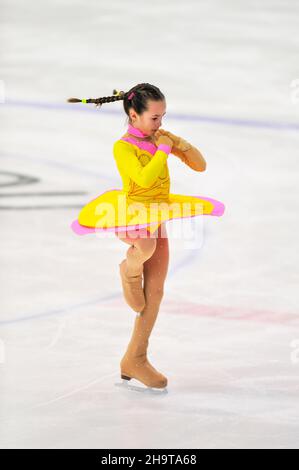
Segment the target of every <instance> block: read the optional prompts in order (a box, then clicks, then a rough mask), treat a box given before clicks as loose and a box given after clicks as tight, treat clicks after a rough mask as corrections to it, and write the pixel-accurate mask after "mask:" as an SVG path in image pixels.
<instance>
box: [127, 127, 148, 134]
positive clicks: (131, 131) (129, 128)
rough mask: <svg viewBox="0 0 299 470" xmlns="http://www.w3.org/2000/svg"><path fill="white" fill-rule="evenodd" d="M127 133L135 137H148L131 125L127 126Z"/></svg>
mask: <svg viewBox="0 0 299 470" xmlns="http://www.w3.org/2000/svg"><path fill="white" fill-rule="evenodd" d="M128 132H129V133H130V134H132V135H135V136H136V137H148V135H146V134H144V133H143V132H142V131H140V130H139V129H137V127H134V126H132V125H131V124H129V127H128Z"/></svg>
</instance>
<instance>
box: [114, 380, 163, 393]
mask: <svg viewBox="0 0 299 470" xmlns="http://www.w3.org/2000/svg"><path fill="white" fill-rule="evenodd" d="M114 385H115V386H116V387H121V388H124V389H126V390H131V391H133V392H141V393H146V394H149V395H165V394H167V393H168V390H167V388H153V387H147V386H144V387H139V386H137V385H131V384H129V383H128V380H125V379H123V381H122V382H121V383H116V384H114Z"/></svg>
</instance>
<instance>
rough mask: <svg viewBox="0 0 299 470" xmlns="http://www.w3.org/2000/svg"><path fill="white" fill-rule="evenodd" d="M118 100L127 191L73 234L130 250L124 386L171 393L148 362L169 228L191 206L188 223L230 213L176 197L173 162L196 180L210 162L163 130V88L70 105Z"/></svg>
mask: <svg viewBox="0 0 299 470" xmlns="http://www.w3.org/2000/svg"><path fill="white" fill-rule="evenodd" d="M118 100H123V107H124V111H125V113H126V114H127V116H128V129H127V132H126V133H125V134H124V135H123V136H122V137H121V138H120V139H118V140H117V141H116V142H115V143H114V147H113V155H114V159H115V162H116V166H117V169H118V171H119V173H120V176H121V178H122V182H123V188H122V189H112V190H109V191H106V192H104V193H102V194H100V195H99V196H98V197H96V198H95V199H93V200H92V201H90V202H89V203H88V204H86V205H85V206H84V207H83V208H82V209H81V211H80V214H79V216H78V220H75V221H74V222H73V223H72V225H71V227H72V229H73V231H74V232H75V233H76V234H78V235H83V234H87V233H92V232H96V231H98V230H99V231H101V232H102V231H113V232H114V233H115V235H116V236H117V237H118V238H119V240H121V242H123V243H126V244H128V245H129V248H128V250H127V252H126V258H125V259H124V260H123V261H122V262H121V263H120V265H119V272H120V277H121V283H122V289H123V295H124V298H125V300H126V302H127V304H128V305H129V306H130V307H131V308H132V309H133V310H134V311H135V312H137V315H136V318H135V323H134V327H133V332H132V336H131V339H130V342H129V344H128V347H127V350H126V352H125V354H124V356H123V358H122V359H121V362H120V372H121V377H122V379H123V380H124V382H125V383H128V382H127V381H129V380H131V379H132V378H134V379H136V380H138V381H140V382H142V383H143V384H144V385H146V386H147V387H150V388H153V389H155V388H157V389H164V390H165V387H166V386H167V377H165V375H163V374H162V373H161V372H159V371H158V370H156V369H155V368H154V366H153V365H152V364H151V363H150V362H149V360H148V358H147V350H148V344H149V337H150V335H151V332H152V330H153V327H154V325H155V322H156V319H157V315H158V313H159V308H160V305H161V301H162V298H163V294H164V283H165V279H166V275H167V270H168V264H169V244H168V237H167V231H166V226H165V223H166V221H167V220H171V219H178V218H179V219H183V218H184V217H185V215H184V214H183V215H182V208H183V207H184V205H185V204H186V203H187V204H188V208H189V212H188V217H194V216H198V215H216V216H221V215H222V214H223V212H224V205H223V204H222V203H221V202H219V201H217V200H215V199H212V198H207V197H203V196H186V195H182V194H172V193H170V176H169V171H168V166H167V160H168V158H169V155H170V154H173V155H175V156H177V157H178V158H180V160H181V161H182V162H184V163H185V164H186V165H188V166H189V167H190V168H192V169H193V170H194V171H198V172H203V171H205V169H206V161H205V159H204V157H203V156H202V154H201V153H200V151H199V150H198V149H197V148H195V147H194V146H193V145H191V144H190V143H189V142H187V141H186V140H184V139H183V138H181V137H178V136H176V135H174V134H172V133H171V132H169V131H166V130H164V129H162V128H161V125H162V119H163V116H164V115H165V114H166V100H165V96H164V95H163V93H162V92H161V91H160V89H159V88H157V87H156V86H154V85H151V84H149V83H141V84H138V85H136V86H134V87H133V88H131V89H130V90H129V91H128V92H123V91H117V90H114V92H113V96H109V97H103V98H95V99H93V98H90V99H84V100H79V99H77V98H70V99H69V100H68V101H69V102H84V103H95V104H96V106H101V105H102V104H103V103H110V102H114V101H118ZM153 206H154V210H153Z"/></svg>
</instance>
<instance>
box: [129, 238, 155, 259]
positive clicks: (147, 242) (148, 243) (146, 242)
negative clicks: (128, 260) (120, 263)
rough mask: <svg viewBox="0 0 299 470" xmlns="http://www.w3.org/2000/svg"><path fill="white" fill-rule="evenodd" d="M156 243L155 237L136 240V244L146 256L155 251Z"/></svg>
mask: <svg viewBox="0 0 299 470" xmlns="http://www.w3.org/2000/svg"><path fill="white" fill-rule="evenodd" d="M156 245H157V240H156V239H155V238H140V239H138V240H136V241H135V242H134V246H135V247H136V248H138V250H139V251H140V252H141V253H142V254H143V255H145V256H151V255H152V254H153V253H154V252H155V249H156Z"/></svg>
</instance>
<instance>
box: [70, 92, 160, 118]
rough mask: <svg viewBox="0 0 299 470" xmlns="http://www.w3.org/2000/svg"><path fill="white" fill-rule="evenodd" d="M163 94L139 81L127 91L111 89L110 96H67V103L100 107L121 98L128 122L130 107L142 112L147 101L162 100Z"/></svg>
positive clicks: (139, 112) (145, 109) (145, 107)
mask: <svg viewBox="0 0 299 470" xmlns="http://www.w3.org/2000/svg"><path fill="white" fill-rule="evenodd" d="M164 99H165V96H164V95H163V93H162V92H161V91H160V89H159V88H158V87H156V86H154V85H151V84H150V83H139V84H138V85H135V86H134V87H133V88H131V89H130V90H129V91H127V92H124V91H119V90H113V95H112V96H103V97H102V98H88V99H79V98H69V99H68V100H67V102H68V103H94V104H95V105H96V107H101V106H102V104H104V103H112V102H114V101H119V100H123V107H124V111H125V113H126V114H127V116H128V118H129V122H130V113H129V110H130V109H131V108H133V109H134V111H136V113H137V114H139V115H140V114H142V113H143V112H144V111H147V109H148V107H147V101H148V100H153V101H163V100H164Z"/></svg>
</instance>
